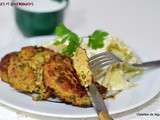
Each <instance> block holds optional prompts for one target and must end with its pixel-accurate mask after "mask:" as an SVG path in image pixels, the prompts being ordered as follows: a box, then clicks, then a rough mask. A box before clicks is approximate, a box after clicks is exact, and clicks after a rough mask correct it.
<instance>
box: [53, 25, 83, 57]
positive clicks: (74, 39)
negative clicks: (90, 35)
mask: <svg viewBox="0 0 160 120" xmlns="http://www.w3.org/2000/svg"><path fill="white" fill-rule="evenodd" d="M55 34H56V36H57V38H56V42H55V43H54V44H55V45H59V44H64V43H66V42H67V43H68V45H67V46H66V47H65V48H64V49H63V50H62V53H63V54H65V55H68V56H72V55H73V53H74V52H75V51H76V49H77V48H78V47H79V46H80V43H81V38H80V37H79V36H78V35H77V34H75V33H73V32H72V31H70V30H69V29H68V28H67V27H65V26H64V24H60V25H59V26H58V27H57V28H56V31H55Z"/></svg>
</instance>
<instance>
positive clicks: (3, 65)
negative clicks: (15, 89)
mask: <svg viewBox="0 0 160 120" xmlns="http://www.w3.org/2000/svg"><path fill="white" fill-rule="evenodd" d="M16 56H17V53H16V52H12V53H9V54H7V55H6V56H4V57H3V58H2V59H1V62H0V77H1V79H2V80H3V81H5V82H7V83H8V81H9V78H8V66H9V64H10V59H11V58H13V57H16Z"/></svg>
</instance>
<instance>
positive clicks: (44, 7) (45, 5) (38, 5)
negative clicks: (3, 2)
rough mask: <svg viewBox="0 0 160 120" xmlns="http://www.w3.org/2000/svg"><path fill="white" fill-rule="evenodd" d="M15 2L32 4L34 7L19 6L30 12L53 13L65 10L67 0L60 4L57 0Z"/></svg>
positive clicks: (23, 0)
mask: <svg viewBox="0 0 160 120" xmlns="http://www.w3.org/2000/svg"><path fill="white" fill-rule="evenodd" d="M15 2H22V3H28V2H32V3H33V6H18V8H20V9H23V10H25V11H30V12H53V11H58V10H61V9H63V8H65V6H66V4H67V2H66V1H65V0H63V1H61V2H58V1H56V0H29V1H28V0H15Z"/></svg>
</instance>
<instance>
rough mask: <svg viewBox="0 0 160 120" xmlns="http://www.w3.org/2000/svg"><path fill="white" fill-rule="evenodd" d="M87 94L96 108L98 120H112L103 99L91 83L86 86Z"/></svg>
mask: <svg viewBox="0 0 160 120" xmlns="http://www.w3.org/2000/svg"><path fill="white" fill-rule="evenodd" d="M87 92H88V95H89V96H90V98H91V101H92V104H93V107H94V109H95V110H96V112H97V114H98V117H99V119H100V120H113V119H112V118H111V117H110V115H109V113H108V110H107V108H106V105H105V103H104V100H103V98H102V96H101V94H100V93H99V91H98V89H97V88H96V86H95V84H91V85H89V86H88V88H87Z"/></svg>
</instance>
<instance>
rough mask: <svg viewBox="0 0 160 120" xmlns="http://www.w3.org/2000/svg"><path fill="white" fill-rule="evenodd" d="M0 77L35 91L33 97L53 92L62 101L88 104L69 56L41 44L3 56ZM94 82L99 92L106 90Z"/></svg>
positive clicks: (19, 87) (24, 88)
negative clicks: (40, 45)
mask: <svg viewBox="0 0 160 120" xmlns="http://www.w3.org/2000/svg"><path fill="white" fill-rule="evenodd" d="M0 77H1V79H2V80H3V81H5V82H7V83H9V84H10V85H11V86H12V87H14V88H15V89H16V90H18V91H21V92H24V93H37V94H38V96H37V97H36V98H35V97H34V99H35V100H43V99H47V98H49V97H52V96H53V95H55V96H57V97H59V98H60V99H61V100H62V101H63V102H65V103H70V104H73V105H77V106H90V105H91V101H90V99H89V97H88V95H87V92H86V90H85V88H84V87H83V86H82V85H81V82H80V79H79V76H78V75H77V72H76V70H75V68H74V67H73V63H72V59H71V58H70V57H67V56H63V55H61V54H59V53H56V52H54V51H53V50H50V49H47V48H44V47H33V46H28V47H24V48H22V49H21V51H19V52H13V53H10V54H8V55H6V56H5V57H3V58H2V60H1V62H0ZM97 86H99V87H98V88H100V89H101V90H102V93H104V92H106V89H105V88H103V87H102V86H100V85H98V84H97Z"/></svg>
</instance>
